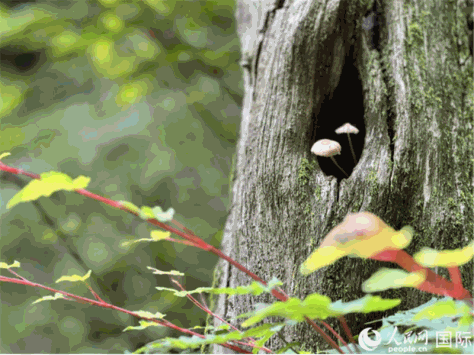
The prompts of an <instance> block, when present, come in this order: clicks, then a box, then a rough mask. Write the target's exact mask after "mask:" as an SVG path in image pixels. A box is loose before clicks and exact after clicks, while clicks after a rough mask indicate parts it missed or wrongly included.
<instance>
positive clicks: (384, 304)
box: [329, 295, 401, 315]
mask: <svg viewBox="0 0 474 355" xmlns="http://www.w3.org/2000/svg"><path fill="white" fill-rule="evenodd" d="M400 302H401V301H400V300H399V299H383V298H382V297H380V296H372V295H366V296H365V297H363V298H359V299H358V300H354V301H351V302H347V303H344V302H342V301H341V300H339V301H336V302H333V303H331V305H330V306H329V309H330V310H331V311H333V312H335V313H339V314H340V315H344V314H348V313H370V312H377V311H386V310H387V309H391V308H394V307H396V306H398V305H399V304H400Z"/></svg>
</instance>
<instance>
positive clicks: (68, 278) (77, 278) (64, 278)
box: [56, 270, 92, 283]
mask: <svg viewBox="0 0 474 355" xmlns="http://www.w3.org/2000/svg"><path fill="white" fill-rule="evenodd" d="M91 273H92V270H89V272H88V273H87V274H85V275H84V276H79V275H71V276H61V277H60V278H59V279H58V280H56V283H58V282H62V281H70V282H76V281H82V282H85V281H86V280H87V279H88V278H89V277H90V276H91Z"/></svg>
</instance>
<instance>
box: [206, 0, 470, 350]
mask: <svg viewBox="0 0 474 355" xmlns="http://www.w3.org/2000/svg"><path fill="white" fill-rule="evenodd" d="M375 1H376V3H374V1H372V0H360V1H353V0H320V1H318V0H273V1H258V0H255V1H252V0H240V1H239V2H238V7H237V12H236V18H237V22H238V32H239V36H240V38H241V43H242V52H243V58H242V67H243V68H244V78H245V89H246V92H245V98H244V108H243V114H242V125H241V132H240V140H239V143H238V150H237V164H236V167H235V175H234V181H233V191H232V192H233V198H232V206H231V211H230V215H229V218H228V220H227V224H226V227H225V233H224V236H223V244H222V249H223V251H224V252H225V253H226V254H227V255H230V256H231V257H233V258H234V259H236V260H237V261H239V262H240V263H241V264H243V265H244V266H245V267H247V268H248V269H250V270H251V271H253V272H255V273H256V274H257V275H259V276H260V277H262V278H264V279H266V280H270V279H271V278H272V277H274V276H275V277H277V278H278V279H280V280H281V281H283V282H284V286H283V289H284V290H285V291H286V292H287V294H288V295H290V296H292V297H299V298H301V299H303V298H304V297H306V296H307V295H308V294H310V293H314V292H318V293H321V294H324V295H327V296H329V297H331V299H332V300H333V301H335V300H339V299H342V300H344V301H350V300H353V299H357V298H359V297H362V296H363V295H364V294H363V293H362V291H361V284H362V282H363V281H364V280H366V279H367V278H369V277H370V275H371V274H372V273H373V272H375V271H376V270H377V269H378V268H379V267H380V266H382V265H383V266H385V267H390V266H391V265H387V264H383V263H379V262H372V261H366V260H362V259H353V258H343V259H341V260H339V261H338V262H336V263H335V264H334V265H331V266H329V267H326V268H324V269H322V270H319V271H317V272H315V273H313V274H311V275H309V276H301V275H300V273H299V267H300V265H301V263H302V262H303V261H304V260H305V259H306V258H307V257H308V256H309V255H310V253H311V252H312V251H313V250H314V249H315V248H316V247H317V246H318V245H319V243H320V242H321V240H322V239H323V238H324V236H325V235H326V234H327V233H328V232H329V230H330V229H331V228H333V227H334V226H335V225H337V224H338V223H340V222H341V221H342V220H343V219H344V217H345V216H346V214H347V213H350V212H356V211H370V212H372V213H374V214H376V215H378V216H379V217H380V218H382V219H383V220H384V221H385V222H386V223H387V224H389V225H390V226H392V227H393V228H395V229H400V228H401V227H403V226H404V225H411V226H412V227H414V229H415V231H416V234H415V237H414V240H413V242H412V244H411V245H410V246H409V247H408V249H407V251H408V252H409V253H410V254H413V253H414V252H416V251H418V250H419V249H421V248H422V247H423V246H428V247H432V248H436V249H439V250H441V249H455V248H459V247H462V246H465V245H467V244H468V242H469V241H470V240H472V238H473V231H474V228H473V224H474V222H473V220H474V218H473V217H474V213H473V206H474V197H473V196H474V194H473V190H474V174H473V161H474V159H473V157H474V143H473V141H474V139H473V80H472V76H473V70H472V60H473V57H472V44H471V42H472V1H468V0H457V1H445V0H432V1H426V0H414V1H411V2H404V1H397V0H394V1H388V0H375ZM345 122H350V123H351V124H353V125H354V126H356V127H357V128H359V130H360V132H359V134H358V135H353V138H352V139H353V141H352V143H353V145H354V147H355V153H356V155H357V159H358V161H357V164H354V162H353V159H352V155H351V152H350V149H349V145H348V139H347V137H346V136H345V135H342V136H339V135H336V134H335V132H334V130H335V129H336V128H338V127H339V126H340V125H342V124H343V123H345ZM322 138H328V139H333V140H337V141H338V142H339V143H340V144H341V145H342V154H341V155H339V156H337V157H336V159H337V161H338V163H339V165H341V167H342V168H343V169H344V170H345V171H346V172H347V173H348V174H349V175H350V177H349V178H346V177H345V176H344V175H343V174H342V172H340V171H339V170H338V169H337V168H336V167H335V166H334V164H333V163H332V161H331V160H329V159H327V158H320V157H316V156H314V155H312V154H311V153H310V149H311V146H312V144H313V143H314V142H315V141H316V140H318V139H322ZM472 268H473V264H472V263H469V264H467V265H464V266H463V267H462V269H461V271H462V276H463V280H464V282H465V287H466V288H468V289H472V287H473V272H472ZM217 271H218V273H217V280H218V281H219V283H218V285H219V286H220V287H236V286H238V285H246V284H249V283H250V282H251V280H250V279H249V278H248V277H247V276H246V275H244V274H243V273H242V272H240V271H238V270H236V269H234V268H231V267H230V266H229V265H228V264H227V263H225V262H221V263H220V264H219V265H218V269H217ZM439 273H441V274H443V275H444V276H446V277H448V276H447V274H445V273H444V270H443V271H441V270H440V271H439ZM381 295H382V296H383V297H385V298H401V299H402V304H401V306H399V307H398V308H396V309H394V310H392V312H391V313H394V312H396V311H399V310H405V309H409V308H413V307H414V306H417V305H419V304H421V303H423V302H426V301H427V300H429V299H430V298H431V297H432V295H430V294H426V293H422V292H418V291H417V290H413V289H401V290H397V291H393V290H391V291H387V292H384V293H382V294H381ZM273 301H275V299H274V298H272V297H271V296H269V295H265V296H259V297H242V296H238V297H230V298H227V297H226V296H225V295H222V296H221V297H218V299H217V303H216V305H217V308H216V312H217V313H218V314H220V315H222V316H224V317H226V318H232V317H235V316H237V315H239V314H242V313H245V312H249V311H251V310H253V308H254V305H255V304H256V303H257V302H273ZM382 316H383V314H381V313H378V314H366V315H357V316H348V317H347V320H348V323H349V325H350V327H351V329H352V331H353V334H358V332H359V331H360V330H362V329H363V328H365V327H366V325H365V324H364V323H365V322H367V321H370V320H374V319H380V318H381V317H382ZM331 324H336V323H335V322H334V323H331ZM214 325H216V326H217V325H220V322H219V321H216V322H215V324H214ZM371 326H372V327H374V326H373V325H371ZM283 335H284V338H285V339H286V341H288V342H292V341H300V342H301V343H302V344H304V348H305V349H306V350H307V351H312V352H315V351H317V350H318V349H321V348H323V349H324V348H327V347H328V346H327V345H326V343H324V342H323V340H322V338H321V337H320V336H319V335H317V334H316V333H315V332H313V331H312V330H311V329H310V328H309V327H308V326H307V325H306V324H300V325H298V326H296V327H293V328H291V327H286V329H285V330H284V334H283ZM282 344H283V343H282V342H281V340H280V339H278V338H276V337H275V338H272V339H270V341H269V342H268V343H267V346H269V347H270V348H272V349H274V350H276V349H277V348H278V347H280V346H282ZM213 351H214V352H215V353H219V352H223V351H227V349H225V348H222V347H219V346H216V347H214V348H213Z"/></svg>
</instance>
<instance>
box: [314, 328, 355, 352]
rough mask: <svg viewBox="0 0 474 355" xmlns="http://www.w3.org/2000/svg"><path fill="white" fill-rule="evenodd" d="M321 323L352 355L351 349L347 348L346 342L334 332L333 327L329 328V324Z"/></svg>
mask: <svg viewBox="0 0 474 355" xmlns="http://www.w3.org/2000/svg"><path fill="white" fill-rule="evenodd" d="M321 323H323V325H324V326H325V327H326V328H327V329H328V330H329V331H330V332H331V333H332V334H333V335H334V336H335V337H336V338H337V340H339V341H340V342H341V343H342V345H344V346H345V347H347V349H349V351H350V352H351V354H353V352H352V351H351V348H349V346H347V343H346V341H345V340H344V339H343V338H342V337H341V336H340V335H339V334H338V333H337V332H336V331H335V330H334V328H333V327H331V326H330V325H329V324H327V323H325V322H321ZM341 350H342V349H341Z"/></svg>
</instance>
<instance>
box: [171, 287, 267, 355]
mask: <svg viewBox="0 0 474 355" xmlns="http://www.w3.org/2000/svg"><path fill="white" fill-rule="evenodd" d="M171 281H172V282H173V283H175V284H176V285H178V287H179V288H180V289H181V291H185V292H186V289H185V288H184V287H183V286H182V285H181V284H180V283H179V282H178V280H175V279H173V278H171ZM186 297H187V298H188V299H189V300H190V301H191V302H192V303H194V305H195V306H196V307H198V308H200V309H202V310H203V311H204V312H206V313H207V314H210V315H211V316H213V317H216V318H217V319H219V320H220V321H221V322H223V323H225V324H227V325H228V326H229V327H231V328H232V329H234V330H235V331H237V332H239V333H243V332H242V331H241V330H240V329H238V328H237V327H235V326H233V325H232V324H231V323H229V322H227V321H226V320H225V319H223V318H222V317H220V316H218V315H217V314H215V313H214V312H212V311H211V310H210V309H209V308H208V307H207V306H205V305H202V304H201V303H200V302H199V301H198V300H197V299H195V298H194V297H193V296H191V295H190V294H187V295H186ZM249 340H250V341H251V342H252V344H254V343H255V339H253V338H249ZM243 344H244V345H247V346H251V347H253V348H255V346H253V345H251V344H246V343H243ZM258 348H259V349H261V350H264V351H266V352H267V353H272V351H271V350H270V349H268V348H266V347H258Z"/></svg>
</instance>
